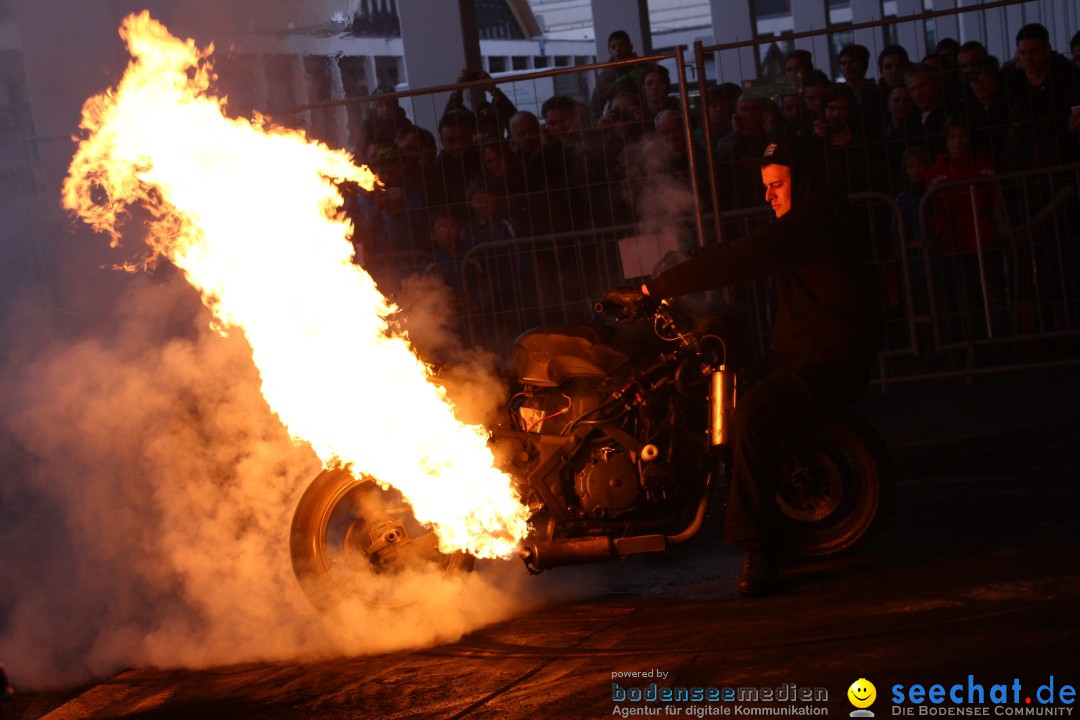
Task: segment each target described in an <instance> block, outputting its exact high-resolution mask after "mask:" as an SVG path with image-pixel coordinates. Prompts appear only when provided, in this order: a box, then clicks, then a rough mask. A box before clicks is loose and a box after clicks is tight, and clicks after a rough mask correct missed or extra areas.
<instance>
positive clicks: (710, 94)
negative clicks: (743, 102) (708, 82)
mask: <svg viewBox="0 0 1080 720" xmlns="http://www.w3.org/2000/svg"><path fill="white" fill-rule="evenodd" d="M740 95H742V88H741V87H739V86H738V85H736V84H735V83H731V82H726V83H721V84H720V85H712V86H710V87H709V89H708V90H706V91H705V96H706V97H707V98H709V102H711V103H717V102H718V103H723V104H725V105H734V104H735V101H736V100H738V99H739V96H740Z"/></svg>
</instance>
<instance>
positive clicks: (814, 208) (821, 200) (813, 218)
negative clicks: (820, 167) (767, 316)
mask: <svg viewBox="0 0 1080 720" xmlns="http://www.w3.org/2000/svg"><path fill="white" fill-rule="evenodd" d="M799 189H800V188H799V186H798V185H797V186H796V192H798V190H799ZM801 190H802V192H801V193H800V197H799V198H798V199H797V200H796V202H795V204H794V207H793V208H792V209H791V210H790V211H789V212H788V213H786V214H785V215H784V217H782V218H780V219H779V220H776V221H775V222H772V223H770V224H769V225H766V226H765V227H762V228H760V229H759V230H757V231H755V232H754V233H752V234H750V235H748V236H747V237H745V238H742V239H740V240H736V241H735V242H732V243H727V244H724V245H714V246H711V247H709V248H707V249H705V250H704V251H703V252H702V253H701V254H700V255H698V256H696V257H694V258H692V259H690V260H688V261H687V262H684V263H682V264H680V265H677V266H675V267H673V268H671V269H670V270H667V271H665V272H663V273H661V274H659V275H657V276H656V277H654V278H653V279H652V280H650V281H649V282H648V283H646V284H647V286H648V289H649V294H650V295H653V296H655V297H658V298H660V297H672V296H675V295H682V294H685V293H691V292H700V291H703V290H709V289H713V288H720V287H725V286H728V285H736V284H739V283H745V282H749V281H752V280H758V279H760V278H764V277H766V276H769V275H772V276H774V277H775V282H776V289H777V294H778V303H777V305H778V306H777V309H776V317H775V319H774V321H773V328H772V340H773V348H774V349H775V350H776V351H777V352H778V353H782V354H785V355H800V356H805V357H807V358H808V359H811V358H821V359H827V358H844V357H868V356H871V355H872V354H873V353H875V352H876V351H877V349H878V345H879V342H880V338H881V331H882V325H881V322H882V320H881V317H882V304H881V294H880V289H879V284H878V280H877V273H876V270H875V269H874V268H873V267H870V266H866V265H863V264H862V263H861V262H860V260H859V257H860V254H861V253H860V248H859V244H860V243H868V242H870V240H869V238H868V237H867V236H866V234H865V233H863V232H859V231H858V230H857V229H856V228H855V227H854V226H853V225H852V224H851V223H850V222H849V221H848V219H847V217H845V215H846V214H848V213H850V210H851V208H850V206H848V205H847V203H846V202H845V201H844V200H843V199H842V198H840V197H837V196H834V195H832V194H831V193H830V192H829V191H827V190H825V189H821V188H814V187H813V186H810V185H809V184H803V186H802V187H801ZM845 211H847V212H845ZM862 254H865V253H862Z"/></svg>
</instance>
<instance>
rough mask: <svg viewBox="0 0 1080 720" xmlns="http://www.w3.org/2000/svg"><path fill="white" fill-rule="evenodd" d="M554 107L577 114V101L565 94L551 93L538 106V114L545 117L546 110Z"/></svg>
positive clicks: (554, 108)
mask: <svg viewBox="0 0 1080 720" xmlns="http://www.w3.org/2000/svg"><path fill="white" fill-rule="evenodd" d="M556 109H558V110H565V111H566V112H568V113H571V114H577V101H576V100H574V98H572V97H568V96H566V95H552V96H551V97H549V98H548V99H547V100H545V101H544V104H543V105H541V106H540V115H541V116H544V117H546V116H547V113H548V110H556Z"/></svg>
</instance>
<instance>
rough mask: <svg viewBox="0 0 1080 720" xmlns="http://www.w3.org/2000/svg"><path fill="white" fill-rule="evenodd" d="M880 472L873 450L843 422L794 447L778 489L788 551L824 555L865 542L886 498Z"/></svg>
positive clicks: (807, 554)
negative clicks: (883, 498) (882, 493)
mask: <svg viewBox="0 0 1080 720" xmlns="http://www.w3.org/2000/svg"><path fill="white" fill-rule="evenodd" d="M876 473H877V470H876V467H875V464H874V462H873V458H872V456H871V453H870V451H869V449H868V448H867V447H865V446H864V444H863V443H862V441H861V440H860V439H859V438H858V437H857V436H855V435H854V434H852V433H851V432H850V431H849V430H848V429H846V428H844V427H843V426H842V425H838V426H836V427H829V428H827V429H824V430H823V432H821V433H820V434H815V435H813V436H811V437H808V438H806V439H805V440H804V441H803V442H801V443H800V444H799V445H798V446H797V447H795V448H792V449H791V450H790V453H789V458H788V462H787V463H786V464H785V465H784V474H783V476H782V478H781V481H780V483H779V485H778V487H777V502H778V504H779V505H780V508H781V512H782V514H783V517H784V520H785V522H786V524H787V526H788V536H789V543H788V546H789V549H790V550H791V551H792V552H794V553H796V554H799V555H805V556H822V555H830V554H835V553H838V552H841V551H844V550H847V549H850V548H852V547H856V546H857V545H858V544H859V543H860V542H862V541H863V540H864V539H865V538H866V537H867V536H868V534H869V533H870V530H871V528H872V526H873V525H874V521H875V518H876V517H877V509H878V507H879V504H880V500H881V497H880V486H879V484H880V478H879V477H878V475H877V474H876Z"/></svg>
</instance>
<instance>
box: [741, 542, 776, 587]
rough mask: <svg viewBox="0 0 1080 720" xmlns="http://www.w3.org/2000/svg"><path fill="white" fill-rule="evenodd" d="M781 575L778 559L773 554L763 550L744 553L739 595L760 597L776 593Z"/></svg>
mask: <svg viewBox="0 0 1080 720" xmlns="http://www.w3.org/2000/svg"><path fill="white" fill-rule="evenodd" d="M779 585H780V574H779V573H778V572H777V571H776V559H775V558H774V557H773V556H772V553H768V552H762V551H761V550H745V551H743V561H742V569H741V570H739V585H738V591H739V594H740V595H742V596H743V597H758V596H761V595H769V594H771V593H774V592H776V590H777V588H778V587H779Z"/></svg>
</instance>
